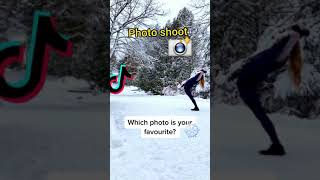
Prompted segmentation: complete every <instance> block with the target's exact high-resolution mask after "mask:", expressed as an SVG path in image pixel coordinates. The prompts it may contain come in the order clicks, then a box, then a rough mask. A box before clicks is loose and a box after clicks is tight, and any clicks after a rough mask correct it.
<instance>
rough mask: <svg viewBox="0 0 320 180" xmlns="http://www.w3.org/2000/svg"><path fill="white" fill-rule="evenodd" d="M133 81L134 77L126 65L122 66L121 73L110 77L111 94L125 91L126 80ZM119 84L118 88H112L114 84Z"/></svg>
mask: <svg viewBox="0 0 320 180" xmlns="http://www.w3.org/2000/svg"><path fill="white" fill-rule="evenodd" d="M127 78H128V79H129V80H132V79H133V76H132V75H131V74H130V73H129V72H128V70H127V68H126V65H124V64H122V65H121V66H120V72H119V74H118V76H117V75H111V76H110V83H109V86H110V92H111V93H112V94H119V93H121V92H122V91H123V89H124V86H125V83H126V79H127ZM115 82H118V83H117V86H116V87H112V84H113V83H115Z"/></svg>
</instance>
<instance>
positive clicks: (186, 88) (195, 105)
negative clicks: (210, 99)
mask: <svg viewBox="0 0 320 180" xmlns="http://www.w3.org/2000/svg"><path fill="white" fill-rule="evenodd" d="M191 89H192V86H189V85H185V86H184V91H185V92H186V94H187V95H188V97H189V98H190V99H191V101H192V103H193V105H194V107H195V108H198V105H197V103H196V100H194V98H193V96H192V93H191Z"/></svg>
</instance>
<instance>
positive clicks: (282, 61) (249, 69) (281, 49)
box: [229, 25, 309, 155]
mask: <svg viewBox="0 0 320 180" xmlns="http://www.w3.org/2000/svg"><path fill="white" fill-rule="evenodd" d="M290 30H291V31H290V32H289V33H288V35H287V36H285V37H283V38H281V39H280V40H279V41H278V42H276V43H275V44H274V45H273V46H272V47H270V48H268V49H266V50H264V51H262V52H260V53H258V54H257V55H255V56H253V57H251V58H249V61H248V63H246V64H245V65H243V66H242V68H240V69H238V70H237V71H235V72H234V73H232V75H231V76H230V77H229V80H233V79H236V78H237V86H238V89H239V93H240V97H241V98H242V100H243V101H244V103H245V104H246V105H247V106H248V107H249V108H250V109H251V110H252V112H253V113H254V115H255V116H256V118H257V119H258V120H259V121H260V123H261V125H262V127H263V128H264V130H265V131H266V132H267V134H268V135H269V137H270V140H271V142H272V144H271V146H270V148H269V149H267V150H262V151H260V154H262V155H285V150H284V148H283V146H282V144H281V143H280V140H279V138H278V135H277V133H276V130H275V128H274V126H273V124H272V122H271V120H270V119H269V117H268V116H267V114H266V113H265V111H264V109H263V107H262V105H261V103H260V101H259V94H258V93H257V88H258V86H259V85H260V84H261V82H262V81H264V80H265V79H267V77H268V75H269V74H270V73H272V72H275V71H277V70H279V69H281V68H282V67H284V66H285V65H286V63H287V62H289V71H290V72H291V75H292V78H291V79H292V80H293V82H294V84H295V86H296V87H299V85H300V82H301V68H302V64H303V62H302V58H301V52H300V43H299V40H300V39H301V38H302V37H304V36H308V35H309V31H308V30H304V29H301V28H300V27H299V26H298V25H294V26H292V27H291V29H290Z"/></svg>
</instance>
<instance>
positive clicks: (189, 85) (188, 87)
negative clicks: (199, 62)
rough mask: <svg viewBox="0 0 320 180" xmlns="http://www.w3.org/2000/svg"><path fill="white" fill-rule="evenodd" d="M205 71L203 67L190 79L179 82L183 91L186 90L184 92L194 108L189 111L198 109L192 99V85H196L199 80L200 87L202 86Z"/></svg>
mask: <svg viewBox="0 0 320 180" xmlns="http://www.w3.org/2000/svg"><path fill="white" fill-rule="evenodd" d="M205 73H207V71H205V70H204V69H201V71H199V72H198V73H197V74H196V75H195V76H193V77H191V78H190V79H188V80H186V81H184V82H183V83H182V84H181V87H184V91H185V92H186V94H187V95H188V97H189V98H190V99H191V101H192V103H193V105H194V108H193V109H191V111H199V107H198V105H197V103H196V100H194V98H193V96H192V93H191V91H192V87H194V86H196V85H197V84H198V83H199V82H200V85H201V87H202V88H203V87H204V74H205Z"/></svg>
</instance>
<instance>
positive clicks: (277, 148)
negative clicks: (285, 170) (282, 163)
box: [259, 144, 286, 156]
mask: <svg viewBox="0 0 320 180" xmlns="http://www.w3.org/2000/svg"><path fill="white" fill-rule="evenodd" d="M259 153H260V154H261V155H271V156H272V155H273V156H283V155H285V154H286V152H285V150H284V148H283V146H282V145H281V144H272V145H271V146H270V147H269V149H267V150H262V151H259Z"/></svg>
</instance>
